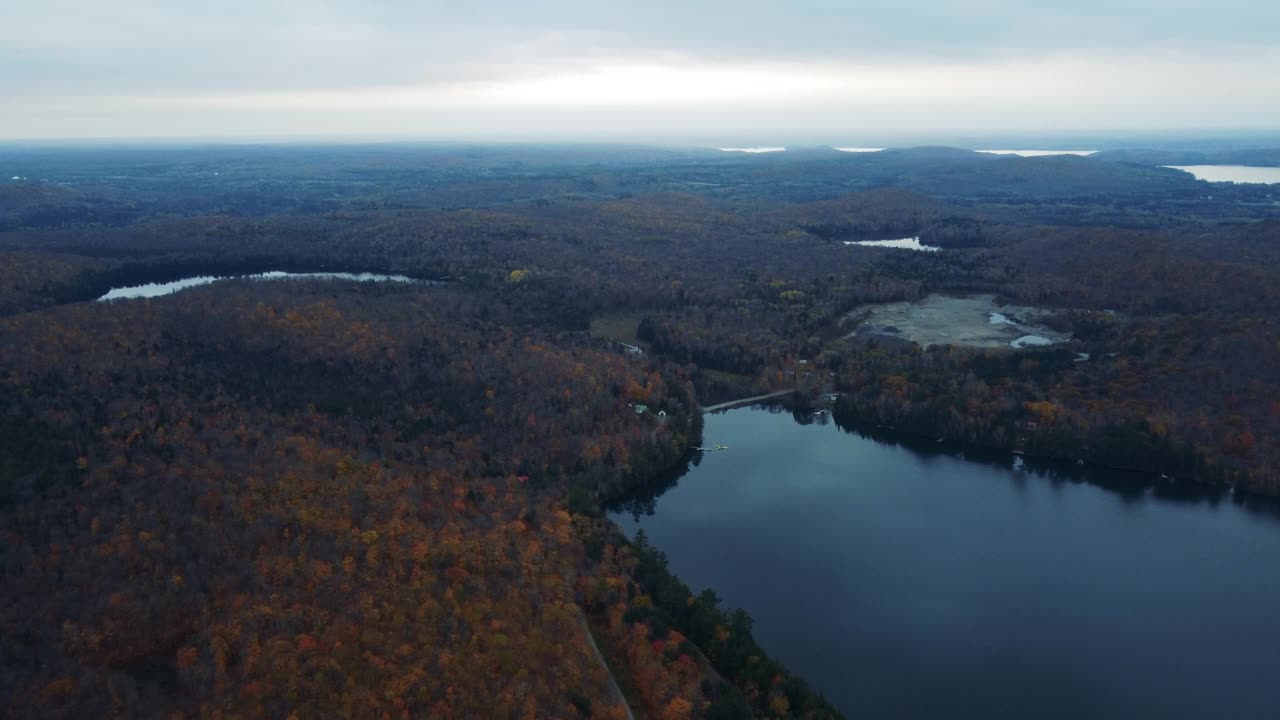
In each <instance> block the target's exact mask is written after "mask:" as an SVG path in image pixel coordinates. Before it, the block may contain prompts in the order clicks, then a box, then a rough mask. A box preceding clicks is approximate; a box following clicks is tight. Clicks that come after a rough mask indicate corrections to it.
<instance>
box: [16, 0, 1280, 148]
mask: <svg viewBox="0 0 1280 720" xmlns="http://www.w3.org/2000/svg"><path fill="white" fill-rule="evenodd" d="M1241 17H1248V18H1249V19H1250V21H1249V22H1241V21H1240V18H1241ZM1274 27H1280V5H1276V6H1274V7H1273V6H1272V4H1260V3H1256V2H1253V1H1252V0H1221V1H1220V2H1217V3H1216V4H1212V5H1209V4H1206V3H1203V2H1192V1H1190V0H1166V1H1164V2H1159V3H1156V2H1149V1H1147V0H1109V1H1108V2H1100V1H1098V0H1079V1H1078V2H1074V3H1071V4H1070V5H1068V4H1065V3H1059V2H1052V3H1027V2H1009V1H1006V0H969V1H967V2H943V1H942V0H921V1H920V2H915V3H903V2H901V1H900V0H896V1H895V2H884V1H881V2H872V3H850V2H847V0H795V1H793V2H785V3H783V2H763V1H762V0H734V1H733V2H730V1H728V0H706V1H704V2H699V3H689V2H673V1H671V0H656V1H653V2H647V3H628V4H625V5H624V4H619V3H607V2H587V1H586V0H543V1H538V0H530V1H528V2H497V3H495V2H487V3H481V2H471V3H457V2H451V3H448V4H445V3H441V2H409V1H401V0H369V1H367V2H358V3H357V2H340V1H336V0H328V1H326V0H320V1H318V2H302V1H301V0H258V1H254V2H251V1H249V0H224V1H222V2H218V3H208V2H202V3H194V2H189V1H187V0H169V1H167V2H161V1H160V0H135V1H133V2H129V3H123V4H103V3H99V2H96V1H95V2H89V1H88V0H43V2H41V3H22V4H14V7H12V8H9V9H7V10H6V17H5V22H4V23H3V24H2V25H0V93H3V95H4V96H5V97H6V98H7V104H8V105H9V108H8V110H7V111H6V112H5V114H4V115H2V116H0V136H8V137H19V136H29V135H31V134H32V133H37V134H41V135H47V134H50V133H66V134H69V135H74V136H84V135H85V134H93V133H94V132H97V133H98V134H148V133H154V132H155V131H165V132H163V133H162V134H166V135H173V134H188V135H191V134H208V133H211V132H212V133H214V134H221V133H223V132H226V133H236V132H242V133H254V132H266V131H274V130H276V129H284V128H285V127H287V126H289V125H290V124H291V123H292V126H293V127H294V128H302V129H311V128H315V132H335V131H342V130H343V129H345V130H346V131H347V132H405V131H406V130H405V129H406V128H409V129H412V128H432V129H433V131H434V132H445V131H448V132H450V133H456V132H457V131H459V130H465V129H467V128H472V129H475V128H483V127H488V126H490V125H493V126H496V125H498V124H499V123H497V122H494V121H493V118H495V117H502V118H503V120H502V123H503V124H504V127H506V128H507V129H508V130H510V129H511V128H510V127H509V126H510V125H511V124H512V123H513V122H514V123H521V124H528V125H529V126H531V127H534V126H537V127H541V126H542V125H546V126H548V127H551V126H552V125H553V124H554V123H556V122H560V123H562V125H561V127H562V129H564V130H566V131H568V130H570V129H572V128H575V127H577V126H579V125H581V122H579V120H587V119H589V118H592V117H595V118H602V117H605V116H608V115H609V112H608V111H609V110H610V109H611V108H613V109H622V108H633V109H642V110H643V109H654V110H655V112H656V111H657V109H659V108H666V109H670V110H672V111H674V115H673V116H671V117H665V118H656V117H655V118H651V119H649V120H645V121H643V122H641V121H642V120H643V119H644V118H645V117H647V115H646V114H644V113H642V114H640V115H638V116H631V117H623V118H622V120H623V121H624V122H622V123H621V125H624V126H628V127H631V126H638V125H644V126H646V127H652V128H654V129H669V126H671V125H672V123H678V122H684V123H686V124H687V125H688V126H689V128H690V129H698V128H697V126H696V125H695V124H696V123H697V122H705V121H707V119H708V118H713V117H724V116H732V115H733V114H734V113H740V112H744V111H747V112H750V113H752V114H753V115H754V116H755V117H756V118H757V119H759V120H761V124H762V129H763V119H764V118H770V117H775V116H776V117H777V119H778V121H779V122H783V121H785V122H789V123H791V124H793V125H807V126H813V127H817V126H819V125H822V124H826V125H830V126H832V127H839V126H846V127H847V126H850V125H851V124H855V125H857V126H860V127H861V126H868V125H870V124H874V123H885V125H886V126H888V127H892V126H897V125H901V124H903V123H907V124H913V123H925V122H929V121H930V117H932V122H934V123H938V124H943V123H951V122H955V121H961V120H963V121H965V122H972V123H975V124H979V123H982V122H985V123H987V124H988V125H990V124H992V123H998V122H1004V123H1010V124H1012V125H1017V124H1022V123H1040V124H1044V123H1058V124H1062V123H1072V124H1076V125H1081V126H1084V125H1091V126H1093V127H1111V126H1120V125H1121V124H1123V123H1140V124H1148V125H1149V124H1150V123H1153V122H1154V123H1157V124H1175V125H1183V126H1187V125H1194V124H1198V123H1206V122H1208V123H1213V124H1215V125H1218V126H1240V125H1250V124H1253V125H1259V124H1270V123H1271V122H1273V121H1272V120H1270V119H1269V118H1274V117H1275V116H1276V114H1277V112H1276V111H1277V110H1278V109H1280V108H1278V107H1277V105H1278V104H1280V101H1277V100H1271V99H1269V98H1268V97H1267V93H1270V96H1271V97H1276V96H1277V95H1280V92H1277V88H1276V81H1275V79H1274V78H1275V77H1277V76H1280V60H1278V54H1277V52H1278V51H1277V50H1276V48H1275V46H1274V42H1273V40H1274V34H1273V33H1274V31H1273V28H1274ZM1203 103H1215V104H1216V105H1212V106H1205V105H1204V104H1203ZM780 105H781V106H786V107H787V108H789V109H790V110H791V117H790V118H786V117H785V116H786V113H781V112H777V110H778V107H779V106H780ZM574 108H580V109H588V110H591V112H590V113H588V114H587V115H584V116H582V117H581V118H578V119H575V118H574V117H573V113H572V112H566V111H569V110H572V109H574ZM943 108H945V110H943ZM521 110H524V111H531V112H532V115H530V114H529V112H525V114H524V115H523V116H520V117H512V116H509V115H508V112H510V113H517V112H519V111H521ZM379 113H381V115H379ZM486 113H487V115H486ZM798 113H803V114H804V116H803V117H797V116H796V115H797V114H798ZM891 113H897V115H896V116H894V117H890V114H891ZM1063 113H1065V115H1064V114H1063ZM562 115H566V116H568V117H567V118H566V117H561V116H562ZM895 118H896V119H895ZM733 120H734V124H743V120H742V119H740V118H733ZM219 123H221V124H219ZM452 123H461V124H462V125H461V126H459V127H455V126H454V125H453V124H452ZM564 123H567V124H564ZM497 129H501V128H497ZM579 129H582V128H579Z"/></svg>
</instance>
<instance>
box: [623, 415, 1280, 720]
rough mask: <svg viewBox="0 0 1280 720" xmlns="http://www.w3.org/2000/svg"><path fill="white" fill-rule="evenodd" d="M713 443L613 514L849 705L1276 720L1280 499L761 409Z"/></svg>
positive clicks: (871, 711)
mask: <svg viewBox="0 0 1280 720" xmlns="http://www.w3.org/2000/svg"><path fill="white" fill-rule="evenodd" d="M704 440H705V442H704V444H705V445H707V446H713V445H715V444H717V443H720V444H724V445H727V446H728V447H729V449H728V450H724V451H719V452H708V453H706V454H705V455H704V456H703V457H702V459H701V462H700V464H699V465H697V466H696V467H693V468H692V469H691V470H690V471H689V472H688V473H687V474H686V475H685V476H684V477H682V478H680V480H679V481H678V483H677V484H676V485H675V486H674V487H672V488H670V489H668V490H667V491H666V492H665V493H664V494H662V495H661V496H660V497H659V498H658V499H657V500H656V502H655V503H654V504H653V506H652V508H651V509H652V511H653V514H652V515H642V516H641V517H640V519H639V521H638V522H636V520H635V519H634V517H633V515H632V514H631V513H629V512H621V513H614V514H613V518H614V519H615V520H616V521H617V522H618V524H619V525H620V526H621V527H622V528H623V530H624V531H625V532H627V534H628V535H631V534H633V533H634V532H635V529H636V528H637V527H643V528H644V530H645V532H646V534H647V535H648V537H649V539H650V542H651V543H652V544H653V545H655V546H657V547H658V548H661V549H662V550H664V551H665V552H666V553H667V555H668V557H669V560H670V567H671V570H672V571H673V572H675V573H676V574H677V575H679V576H680V578H681V579H682V580H684V581H685V582H686V583H687V584H688V585H689V586H690V587H691V588H693V590H694V591H695V592H697V591H699V590H701V589H702V588H704V587H711V588H713V589H714V590H715V591H716V592H717V593H718V594H719V595H720V597H721V598H723V600H724V604H725V605H726V606H729V607H742V608H744V609H746V610H747V611H748V612H749V613H750V614H751V616H752V617H753V618H754V619H755V634H756V638H757V639H758V640H759V641H760V643H761V645H763V646H764V648H765V649H766V650H767V651H768V652H769V653H770V654H771V655H773V656H775V657H776V658H778V659H779V660H781V661H783V662H784V663H786V664H787V665H788V666H789V667H790V668H791V669H792V670H794V671H795V672H797V673H799V674H800V675H801V676H802V677H804V678H805V679H807V680H808V681H809V683H810V684H811V685H812V686H814V688H815V689H817V690H820V691H822V692H823V693H824V694H825V695H826V696H827V697H828V698H829V699H830V700H832V701H833V702H834V703H835V704H836V706H837V707H839V708H840V709H841V710H842V711H843V712H844V713H845V714H846V715H847V716H848V717H849V718H851V719H852V718H931V719H932V718H1020V719H1021V718H1073V719H1075V718H1233V720H1240V719H1243V718H1277V717H1280V680H1278V676H1277V674H1276V673H1277V671H1278V669H1280V516H1278V515H1277V514H1276V513H1275V511H1274V509H1272V508H1271V507H1264V508H1253V507H1246V506H1245V504H1244V501H1243V500H1237V499H1236V498H1234V497H1233V496H1230V495H1226V494H1218V495H1207V494H1206V493H1204V492H1203V491H1194V490H1191V489H1179V488H1177V487H1173V486H1170V485H1169V484H1168V483H1159V482H1157V483H1155V484H1154V485H1153V484H1150V483H1146V482H1144V480H1143V479H1142V478H1140V477H1135V476H1127V475H1122V474H1118V473H1112V472H1108V471H1104V470H1093V469H1087V468H1077V467H1075V466H1069V465H1045V466H1042V467H1037V466H1035V465H1032V464H1029V465H1028V466H1026V467H1023V468H1021V469H1015V468H1014V462H1015V461H1014V458H1013V457H1012V456H1009V455H991V454H987V455H975V454H974V453H969V454H968V456H965V455H963V454H961V453H960V452H959V451H952V452H946V451H945V448H942V446H937V447H934V444H933V443H920V442H916V441H910V442H908V444H907V445H902V444H898V443H894V442H885V441H883V439H873V438H872V437H869V436H865V435H860V434H857V433H852V432H846V431H843V430H841V429H839V428H837V427H836V425H835V424H834V423H826V424H800V423H798V422H797V421H796V420H795V419H794V418H793V417H792V415H791V414H790V413H787V412H777V411H769V410H765V409H760V408H746V409H739V410H730V411H728V412H724V413H719V414H714V415H709V416H707V418H706V428H705V431H704Z"/></svg>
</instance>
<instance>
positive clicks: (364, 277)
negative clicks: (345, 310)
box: [98, 271, 423, 302]
mask: <svg viewBox="0 0 1280 720" xmlns="http://www.w3.org/2000/svg"><path fill="white" fill-rule="evenodd" d="M239 277H243V278H247V279H249V280H285V279H290V278H292V279H330V280H349V281H352V282H403V283H409V282H423V281H420V280H415V279H413V278H411V277H408V276H406V275H382V274H379V273H345V272H321V273H289V272H279V271H273V272H265V273H258V274H256V275H241V276H239ZM230 279H232V278H229V277H217V276H214V275H201V276H198V277H189V278H183V279H181V280H174V281H173V282H166V283H148V284H146V285H133V286H131V287H118V288H112V289H111V291H110V292H108V293H107V294H105V295H103V296H102V297H100V298H98V302H102V301H104V300H126V299H130V298H149V297H159V296H161V295H169V294H172V293H176V292H178V291H179V290H186V289H187V288H193V287H198V286H200V285H208V284H209V283H215V282H218V281H219V280H230Z"/></svg>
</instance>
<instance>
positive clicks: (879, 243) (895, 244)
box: [844, 237, 942, 252]
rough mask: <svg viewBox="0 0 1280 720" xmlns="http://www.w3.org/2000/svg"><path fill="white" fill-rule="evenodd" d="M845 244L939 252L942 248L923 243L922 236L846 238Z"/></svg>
mask: <svg viewBox="0 0 1280 720" xmlns="http://www.w3.org/2000/svg"><path fill="white" fill-rule="evenodd" d="M844 244H845V245H861V246H863V247H881V248H897V249H899V250H916V251H919V252H938V251H939V250H941V249H942V248H940V247H937V246H934V245H921V244H920V238H918V237H909V238H897V239H894V240H845V241H844Z"/></svg>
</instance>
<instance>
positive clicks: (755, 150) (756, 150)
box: [716, 146, 786, 153]
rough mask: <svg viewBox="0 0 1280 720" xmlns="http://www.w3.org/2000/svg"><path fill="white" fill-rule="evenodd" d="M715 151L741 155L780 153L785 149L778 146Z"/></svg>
mask: <svg viewBox="0 0 1280 720" xmlns="http://www.w3.org/2000/svg"><path fill="white" fill-rule="evenodd" d="M716 149H717V150H719V151H721V152H742V153H771V152H782V151H784V150H786V148H785V147H779V146H765V147H722V148H716Z"/></svg>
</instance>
